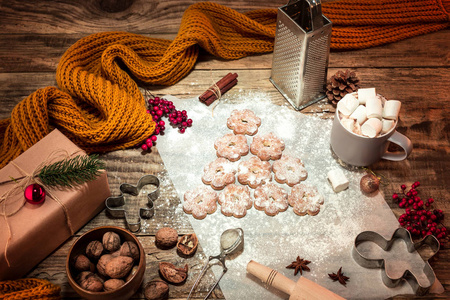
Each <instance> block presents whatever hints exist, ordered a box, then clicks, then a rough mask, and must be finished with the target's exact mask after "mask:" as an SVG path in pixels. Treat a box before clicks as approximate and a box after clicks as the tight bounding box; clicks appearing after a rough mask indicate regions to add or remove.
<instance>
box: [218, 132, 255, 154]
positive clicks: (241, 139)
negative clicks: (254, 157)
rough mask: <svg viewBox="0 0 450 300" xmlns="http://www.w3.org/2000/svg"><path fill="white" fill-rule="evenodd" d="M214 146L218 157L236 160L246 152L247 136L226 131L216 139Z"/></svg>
mask: <svg viewBox="0 0 450 300" xmlns="http://www.w3.org/2000/svg"><path fill="white" fill-rule="evenodd" d="M214 148H216V150H217V156H218V157H225V158H227V159H229V160H230V161H237V160H239V159H240V158H241V156H244V155H247V154H248V150H249V148H248V144H247V138H246V137H245V135H243V134H233V133H227V134H225V135H224V136H223V137H221V138H219V139H217V140H216V142H215V143H214Z"/></svg>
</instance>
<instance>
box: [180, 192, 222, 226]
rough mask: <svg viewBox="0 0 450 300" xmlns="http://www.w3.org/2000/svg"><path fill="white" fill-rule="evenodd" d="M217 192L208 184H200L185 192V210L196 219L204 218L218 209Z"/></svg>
mask: <svg viewBox="0 0 450 300" xmlns="http://www.w3.org/2000/svg"><path fill="white" fill-rule="evenodd" d="M217 200H218V196H217V193H216V192H214V191H211V190H210V189H209V188H207V187H206V186H198V187H196V188H195V189H193V190H189V191H187V192H186V193H185V194H184V203H183V210H184V212H185V213H187V214H192V216H193V217H194V218H196V219H199V220H201V219H204V218H205V217H206V215H207V214H212V213H214V212H215V211H216V209H217Z"/></svg>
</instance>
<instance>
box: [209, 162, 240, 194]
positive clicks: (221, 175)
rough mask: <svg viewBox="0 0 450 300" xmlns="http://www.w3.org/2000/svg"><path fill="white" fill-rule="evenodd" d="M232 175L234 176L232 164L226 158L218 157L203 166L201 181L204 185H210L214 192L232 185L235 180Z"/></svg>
mask: <svg viewBox="0 0 450 300" xmlns="http://www.w3.org/2000/svg"><path fill="white" fill-rule="evenodd" d="M234 174H236V169H235V167H234V165H233V163H232V162H230V161H229V160H228V159H226V158H223V157H219V158H217V159H216V160H214V161H213V162H210V163H209V164H208V165H207V166H205V168H204V169H203V176H202V181H203V183H204V184H209V185H211V187H212V188H213V189H215V190H221V189H223V188H224V187H225V186H226V185H228V184H231V183H234V181H235V180H236V178H235V176H234Z"/></svg>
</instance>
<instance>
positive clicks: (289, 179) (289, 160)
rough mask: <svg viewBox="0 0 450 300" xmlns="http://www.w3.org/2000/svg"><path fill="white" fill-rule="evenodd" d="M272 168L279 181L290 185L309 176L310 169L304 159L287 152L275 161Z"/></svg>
mask: <svg viewBox="0 0 450 300" xmlns="http://www.w3.org/2000/svg"><path fill="white" fill-rule="evenodd" d="M272 170H273V173H274V174H275V180H276V181H277V182H279V183H286V184H287V185H289V186H294V185H296V184H297V183H299V182H300V181H302V180H305V179H306V177H308V171H306V169H305V166H304V165H303V163H302V161H301V160H300V159H299V158H296V157H292V156H288V155H285V154H283V155H282V156H281V158H280V159H279V160H277V161H275V162H274V163H273V166H272Z"/></svg>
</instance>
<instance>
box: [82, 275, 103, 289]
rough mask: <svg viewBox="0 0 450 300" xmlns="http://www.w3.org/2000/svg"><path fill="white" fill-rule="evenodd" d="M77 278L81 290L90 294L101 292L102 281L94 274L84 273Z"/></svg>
mask: <svg viewBox="0 0 450 300" xmlns="http://www.w3.org/2000/svg"><path fill="white" fill-rule="evenodd" d="M83 273H84V274H83ZM79 278H80V279H79V285H80V287H81V288H82V289H84V290H87V291H91V292H101V291H102V290H103V280H102V279H101V278H100V277H98V276H97V275H96V274H94V273H92V272H86V271H85V272H82V273H81V274H80V276H79Z"/></svg>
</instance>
